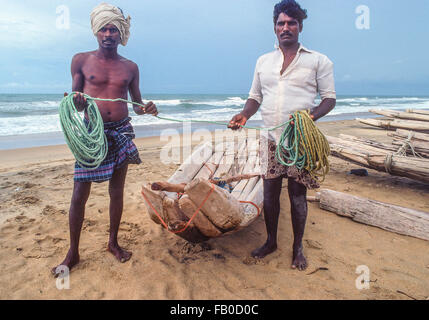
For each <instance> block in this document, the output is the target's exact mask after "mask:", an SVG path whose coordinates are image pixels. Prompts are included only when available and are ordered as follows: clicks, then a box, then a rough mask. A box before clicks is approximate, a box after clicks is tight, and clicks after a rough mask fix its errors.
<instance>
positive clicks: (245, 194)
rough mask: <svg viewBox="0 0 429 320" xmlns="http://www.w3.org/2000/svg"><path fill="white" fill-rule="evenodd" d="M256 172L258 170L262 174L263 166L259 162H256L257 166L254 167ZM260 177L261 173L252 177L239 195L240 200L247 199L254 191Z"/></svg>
mask: <svg viewBox="0 0 429 320" xmlns="http://www.w3.org/2000/svg"><path fill="white" fill-rule="evenodd" d="M253 171H254V172H258V173H259V174H260V172H261V166H260V164H259V163H257V164H256V166H255V168H253ZM259 179H260V175H258V176H256V177H254V178H251V179H250V180H249V182H248V183H247V184H246V187H245V188H244V189H243V191H242V192H241V194H240V196H239V197H238V200H246V199H247V197H248V196H249V194H250V193H251V192H252V191H253V189H254V188H255V185H256V183H258V181H259Z"/></svg>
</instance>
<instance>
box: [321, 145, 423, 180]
mask: <svg viewBox="0 0 429 320" xmlns="http://www.w3.org/2000/svg"><path fill="white" fill-rule="evenodd" d="M326 138H327V139H328V141H329V145H330V148H331V154H332V155H333V156H336V157H339V158H342V159H345V160H348V161H351V162H354V163H357V164H359V165H361V166H364V167H366V168H370V169H375V170H377V171H382V172H388V173H390V174H391V175H396V176H401V177H407V178H411V179H414V180H417V181H421V182H424V183H429V159H421V158H415V157H404V156H400V155H395V154H394V153H393V152H391V151H388V150H383V149H379V148H375V147H373V146H369V145H364V144H362V143H358V142H354V141H348V140H344V139H341V138H337V137H332V136H326Z"/></svg>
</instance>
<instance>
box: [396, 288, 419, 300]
mask: <svg viewBox="0 0 429 320" xmlns="http://www.w3.org/2000/svg"><path fill="white" fill-rule="evenodd" d="M396 292H397V293H400V294H403V295H404V296H407V297H408V298H410V299H412V300H418V299H417V298H414V297H413V296H410V295H409V294H408V293H405V292H403V291H401V290H396Z"/></svg>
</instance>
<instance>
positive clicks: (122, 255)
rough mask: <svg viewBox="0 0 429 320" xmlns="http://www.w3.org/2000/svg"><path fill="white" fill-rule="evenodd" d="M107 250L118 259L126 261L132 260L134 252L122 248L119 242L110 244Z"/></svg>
mask: <svg viewBox="0 0 429 320" xmlns="http://www.w3.org/2000/svg"><path fill="white" fill-rule="evenodd" d="M107 251H109V252H110V253H112V254H113V255H114V256H115V257H116V259H118V261H119V262H122V263H124V262H126V261H128V260H130V258H131V255H132V253H131V252H128V251H125V250H124V249H122V248H121V247H120V246H119V245H118V244H110V243H109V245H108V247H107Z"/></svg>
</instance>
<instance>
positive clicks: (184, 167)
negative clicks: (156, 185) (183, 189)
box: [166, 142, 213, 199]
mask: <svg viewBox="0 0 429 320" xmlns="http://www.w3.org/2000/svg"><path fill="white" fill-rule="evenodd" d="M212 154H213V150H212V143H211V142H206V143H205V144H202V145H201V146H199V147H197V148H196V149H195V151H194V152H193V153H192V154H191V155H190V156H189V157H188V158H187V159H186V160H185V161H184V162H183V163H182V164H181V166H180V167H179V168H178V169H177V170H176V172H174V174H173V175H172V176H171V177H170V178H169V179H168V182H170V183H173V184H179V183H188V182H189V181H191V180H192V179H193V178H194V177H195V175H196V174H197V173H198V171H200V169H201V167H202V166H203V164H204V163H205V162H206V161H207V160H208V159H209V158H210V157H211V155H212ZM166 195H167V196H168V197H169V198H170V199H177V194H175V193H173V192H166Z"/></svg>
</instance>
